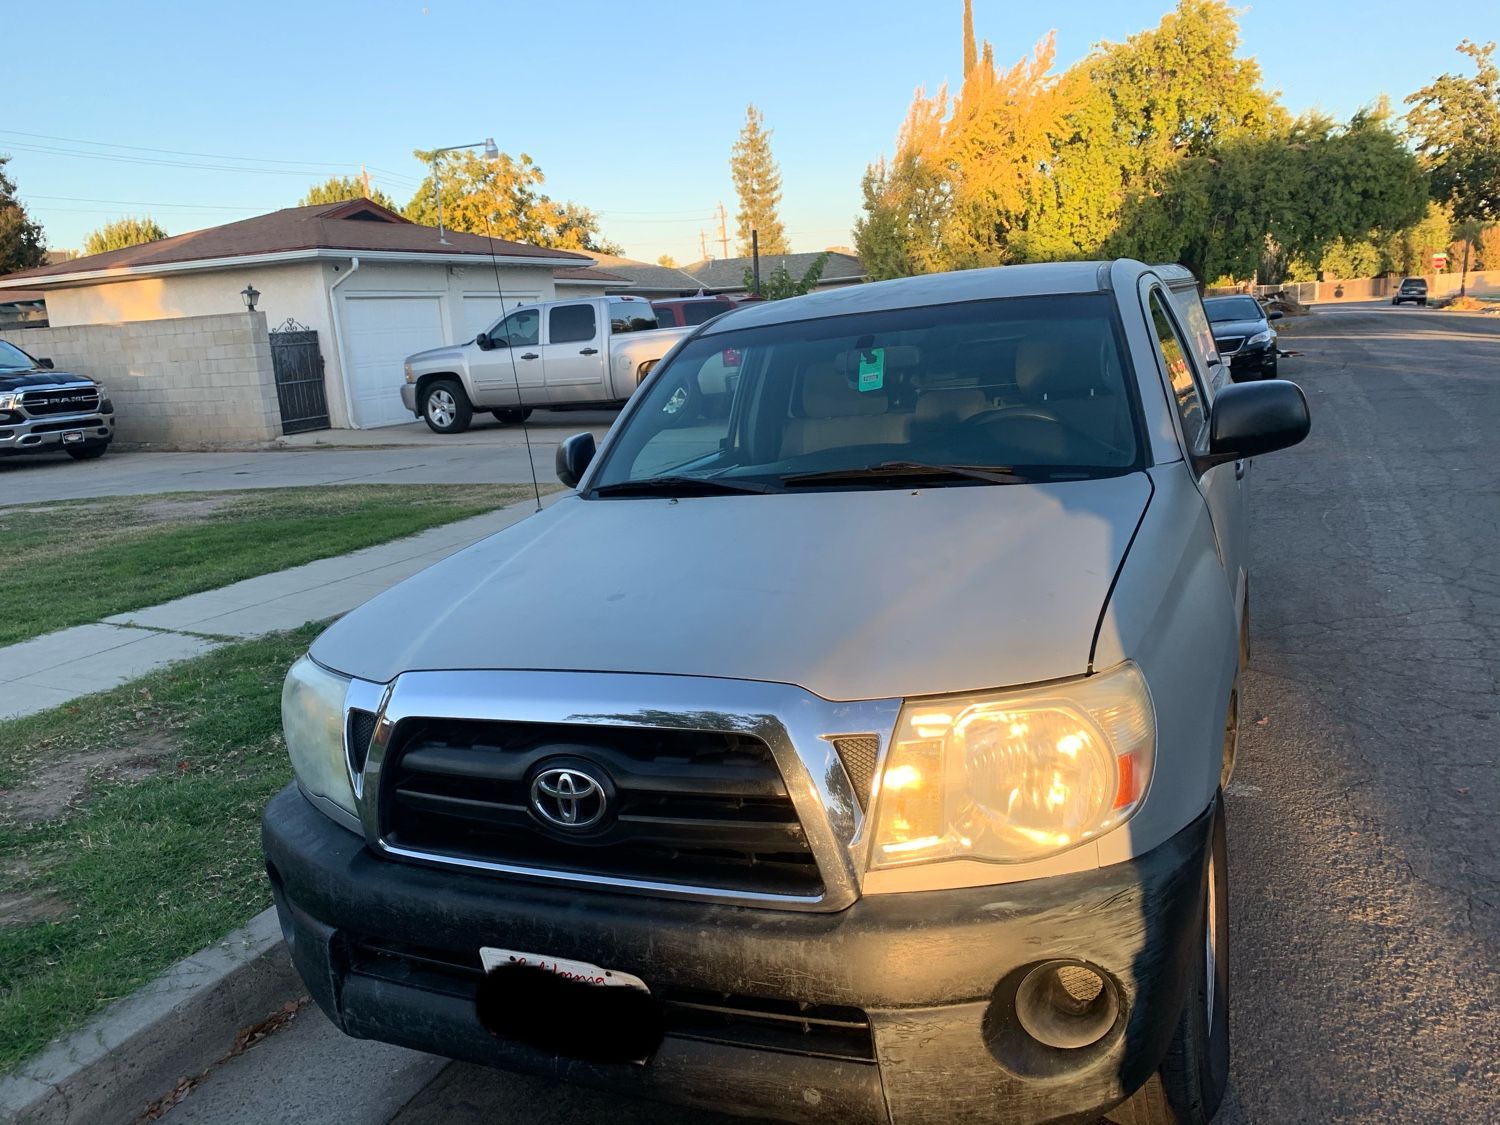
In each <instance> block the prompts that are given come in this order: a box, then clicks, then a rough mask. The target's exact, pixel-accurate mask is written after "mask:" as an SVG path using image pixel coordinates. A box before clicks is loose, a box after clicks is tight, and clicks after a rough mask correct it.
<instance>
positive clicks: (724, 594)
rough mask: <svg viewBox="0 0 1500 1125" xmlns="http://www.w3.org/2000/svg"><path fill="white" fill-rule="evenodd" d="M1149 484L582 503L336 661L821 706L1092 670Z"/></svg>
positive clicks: (415, 588)
mask: <svg viewBox="0 0 1500 1125" xmlns="http://www.w3.org/2000/svg"><path fill="white" fill-rule="evenodd" d="M1150 496H1151V484H1150V481H1149V479H1148V478H1147V476H1146V474H1144V473H1134V474H1131V475H1129V476H1123V477H1113V478H1109V479H1105V480H1094V481H1076V482H1070V483H1066V484H1051V485H1000V486H995V485H990V486H963V487H950V488H920V489H889V490H873V491H855V492H815V493H796V494H768V495H747V496H710V497H697V498H684V499H681V500H671V499H658V498H650V499H618V500H582V499H580V498H578V497H577V496H570V497H568V498H566V499H564V500H562V501H559V502H558V503H557V504H555V505H553V506H552V507H551V508H549V509H548V510H546V511H545V512H542V513H540V514H539V515H536V516H533V517H531V518H530V519H527V520H524V521H522V522H521V523H519V524H516V525H515V526H513V527H511V528H508V529H506V530H505V531H502V532H500V533H499V534H497V535H493V536H491V537H489V538H488V539H485V540H482V541H481V542H479V543H477V544H475V545H474V546H472V547H469V548H468V549H466V550H463V551H460V552H459V553H458V554H456V555H453V556H451V557H449V558H448V559H445V560H444V561H443V562H440V563H438V564H436V565H435V566H432V567H430V568H429V569H427V570H425V571H423V572H422V573H421V574H419V575H416V576H414V577H412V578H409V579H407V580H406V581H405V582H402V583H401V584H399V585H397V586H394V587H392V588H391V589H389V590H387V591H386V592H385V593H383V594H380V595H378V596H377V597H375V598H374V599H373V600H371V601H369V602H366V603H365V604H364V605H363V606H361V607H360V608H359V609H356V610H355V611H354V612H352V613H350V614H349V615H348V616H346V617H344V618H343V619H342V620H341V621H339V622H338V623H337V624H335V625H334V626H333V627H332V628H330V629H329V630H328V631H327V632H325V633H324V634H323V635H322V636H320V637H319V638H318V639H317V641H316V642H315V643H314V644H313V647H312V656H313V658H314V659H315V660H317V661H318V662H319V663H320V664H323V665H324V666H326V667H329V668H333V669H335V670H337V671H340V672H343V673H345V674H346V675H351V676H356V677H359V678H361V679H365V680H371V681H377V682H386V681H389V680H391V679H393V678H394V677H395V676H397V675H399V674H400V673H402V672H407V671H418V670H442V669H515V670H518V669H531V670H563V671H598V672H649V673H664V674H671V675H683V676H716V677H725V678H731V679H746V680H764V681H777V682H782V683H790V684H796V685H798V686H800V687H803V688H806V689H807V690H808V691H811V692H814V693H815V694H817V695H820V696H822V697H823V698H825V699H831V700H852V699H872V698H889V697H895V696H911V695H925V694H935V693H940V692H955V691H973V690H979V689H984V688H991V687H1003V686H1008V685H1013V684H1019V683H1027V682H1033V681H1038V680H1048V679H1055V678H1059V677H1063V676H1074V675H1080V674H1082V673H1083V672H1085V671H1086V670H1087V668H1088V663H1089V654H1090V649H1091V647H1092V644H1093V637H1094V630H1095V627H1096V625H1097V623H1098V621H1099V614H1100V611H1101V609H1102V607H1103V605H1104V600H1105V597H1106V595H1107V594H1108V591H1109V588H1110V584H1111V582H1112V581H1113V579H1114V575H1115V572H1116V570H1117V569H1118V567H1119V565H1120V562H1121V560H1122V559H1123V558H1124V555H1125V550H1126V547H1127V545H1128V544H1129V542H1130V538H1131V535H1132V534H1133V533H1134V531H1135V529H1136V526H1137V524H1138V522H1139V520H1140V517H1141V514H1142V513H1143V512H1144V511H1145V507H1146V504H1147V502H1148V500H1149V499H1150Z"/></svg>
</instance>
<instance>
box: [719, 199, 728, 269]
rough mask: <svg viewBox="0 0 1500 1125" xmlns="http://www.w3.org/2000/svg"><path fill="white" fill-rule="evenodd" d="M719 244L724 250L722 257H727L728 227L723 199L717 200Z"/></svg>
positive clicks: (726, 258)
mask: <svg viewBox="0 0 1500 1125" xmlns="http://www.w3.org/2000/svg"><path fill="white" fill-rule="evenodd" d="M719 246H720V247H721V248H722V249H723V251H724V258H725V260H726V261H727V260H728V258H729V227H728V223H727V219H726V217H725V214H724V201H723V200H722V199H721V200H720V201H719Z"/></svg>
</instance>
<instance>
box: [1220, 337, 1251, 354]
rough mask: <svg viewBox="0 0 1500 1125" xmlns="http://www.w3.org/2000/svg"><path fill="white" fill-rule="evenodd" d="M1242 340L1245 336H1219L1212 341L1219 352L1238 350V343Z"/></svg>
mask: <svg viewBox="0 0 1500 1125" xmlns="http://www.w3.org/2000/svg"><path fill="white" fill-rule="evenodd" d="M1244 342H1245V337H1243V336H1220V337H1219V338H1218V339H1217V340H1215V341H1214V343H1215V344H1217V345H1218V347H1219V351H1221V352H1237V351H1239V350H1240V345H1241V344H1243V343H1244Z"/></svg>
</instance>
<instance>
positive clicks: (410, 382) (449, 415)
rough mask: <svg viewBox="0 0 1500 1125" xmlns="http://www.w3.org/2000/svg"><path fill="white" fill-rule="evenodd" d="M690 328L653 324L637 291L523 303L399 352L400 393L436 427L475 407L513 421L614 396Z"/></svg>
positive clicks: (450, 430)
mask: <svg viewBox="0 0 1500 1125" xmlns="http://www.w3.org/2000/svg"><path fill="white" fill-rule="evenodd" d="M691 331H692V330H691V329H690V328H661V327H660V326H659V325H658V324H657V320H656V311H655V310H654V309H652V307H651V302H650V301H647V300H645V299H644V298H642V297H592V298H588V299H586V300H581V301H545V302H543V303H541V304H535V305H523V306H521V307H520V308H518V309H515V310H513V311H511V312H510V313H508V314H507V315H506V316H504V317H502V318H501V319H500V321H498V322H497V323H496V324H495V325H494V326H493V327H491V328H490V329H489V331H487V332H481V333H479V335H478V336H476V337H475V338H474V339H473V340H471V341H469V342H468V343H465V344H459V345H456V346H453V347H443V348H432V349H430V350H428V351H425V352H418V353H416V355H413V356H410V357H408V358H407V360H406V372H405V373H406V382H405V383H404V384H403V385H402V387H401V401H402V403H403V404H404V405H405V406H406V409H408V410H410V411H411V412H412V413H413V414H415V415H416V416H417V417H419V418H422V419H425V420H426V422H427V425H428V426H429V427H430V428H431V429H432V430H433V431H434V432H435V433H440V434H456V433H461V432H462V431H464V430H466V429H468V428H469V423H470V421H472V419H473V417H474V411H475V410H488V411H490V412H491V413H492V414H493V415H494V416H495V417H496V418H497V419H498V420H499V421H501V422H520V421H522V420H524V419H525V417H526V416H527V415H528V414H530V413H531V411H532V410H533V409H535V408H537V407H558V406H566V407H574V406H619V405H620V404H621V403H623V402H624V401H625V400H626V399H628V398H629V397H630V396H631V395H632V394H633V393H635V389H636V387H638V386H639V385H640V383H641V380H642V379H644V378H645V377H646V376H647V374H649V373H650V371H651V369H652V368H653V367H654V366H656V364H657V362H658V361H659V360H660V359H661V358H662V357H663V356H664V355H666V354H667V352H668V351H670V350H671V348H672V345H673V344H675V343H677V341H678V340H681V339H682V338H683V337H685V336H687V335H688V333H689V332H691Z"/></svg>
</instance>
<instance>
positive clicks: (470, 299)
mask: <svg viewBox="0 0 1500 1125" xmlns="http://www.w3.org/2000/svg"><path fill="white" fill-rule="evenodd" d="M627 284H628V282H627V281H626V280H625V279H623V278H620V277H618V276H614V275H610V274H607V273H605V272H604V271H594V269H593V260H592V259H591V258H589V257H587V256H585V255H582V254H575V253H571V252H569V251H565V250H552V249H544V248H542V247H537V246H529V245H526V244H523V243H519V242H510V241H506V240H504V239H493V240H491V239H488V238H483V237H480V236H477V235H472V234H462V233H458V232H454V231H448V232H447V233H446V235H445V236H442V237H440V236H439V233H438V230H437V228H435V227H426V226H421V225H419V224H416V223H412V222H410V221H408V220H407V219H405V218H403V217H402V216H400V215H398V214H396V213H395V212H393V211H389V210H387V209H386V208H384V207H381V206H379V205H378V204H376V203H373V202H371V201H370V200H368V199H358V200H352V201H348V202H343V203H333V204H321V205H316V206H311V207H290V208H286V209H284V210H281V211H275V212H272V213H271V214H269V215H260V216H257V217H255V218H252V219H244V220H241V221H239V222H233V223H226V224H225V225H223V226H218V227H210V228H208V229H206V230H200V231H192V232H190V233H188V234H180V235H176V236H174V237H172V238H165V239H162V240H160V241H158V242H150V243H146V244H144V245H140V246H131V247H128V248H126V249H123V250H112V251H110V252H108V253H105V254H94V255H91V256H88V257H82V258H74V259H72V260H70V261H65V262H58V263H55V264H51V265H46V266H42V267H40V268H37V269H33V270H26V271H23V272H21V273H15V274H10V275H8V276H5V277H3V278H0V302H3V301H4V300H5V296H6V293H7V291H11V290H25V291H27V292H28V294H29V295H33V296H34V295H35V294H36V293H38V292H40V293H42V294H43V295H44V297H45V301H46V315H47V319H48V321H49V322H50V324H51V325H52V327H53V328H66V327H69V326H75V325H106V324H127V323H136V322H142V321H159V320H168V319H173V318H187V317H204V316H212V315H219V314H226V313H236V312H238V313H243V312H244V311H245V299H244V296H243V295H242V294H243V291H244V290H245V289H247V288H253V289H254V290H255V291H256V292H257V293H258V296H257V298H256V301H257V304H256V307H257V309H258V310H259V311H260V312H263V313H264V314H265V319H266V323H267V324H268V325H269V326H270V327H271V328H272V329H273V330H274V329H275V328H276V327H277V326H278V325H282V324H284V323H285V322H287V321H292V322H294V325H296V326H301V327H305V328H309V329H312V330H314V331H316V333H317V346H318V348H319V350H320V352H321V355H322V360H323V375H324V387H325V389H326V395H327V409H328V416H329V421H330V423H331V424H332V425H333V426H335V427H354V428H361V429H363V428H369V427H374V426H384V425H392V424H396V423H401V422H410V421H411V420H412V419H411V415H410V414H407V413H406V412H405V411H404V410H403V409H402V407H401V402H400V398H399V396H398V395H397V394H396V389H397V387H398V385H399V383H400V379H401V362H402V360H403V359H404V358H405V357H406V356H407V355H409V354H410V353H412V352H415V351H420V350H422V349H424V348H432V347H437V346H439V345H442V344H452V343H458V342H462V341H464V340H469V339H472V338H473V337H474V336H475V335H476V334H477V333H479V332H480V331H481V330H483V329H485V328H488V327H489V326H490V325H491V324H492V323H494V321H495V320H497V319H498V318H499V316H500V314H501V313H502V311H509V310H510V309H511V308H512V307H514V306H515V305H517V304H522V303H526V302H529V301H537V300H543V301H546V300H552V299H554V298H555V297H569V296H580V297H585V296H598V295H602V294H603V293H604V292H605V290H606V288H609V289H615V288H619V287H621V286H624V285H627Z"/></svg>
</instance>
